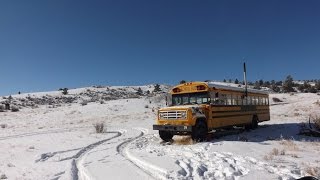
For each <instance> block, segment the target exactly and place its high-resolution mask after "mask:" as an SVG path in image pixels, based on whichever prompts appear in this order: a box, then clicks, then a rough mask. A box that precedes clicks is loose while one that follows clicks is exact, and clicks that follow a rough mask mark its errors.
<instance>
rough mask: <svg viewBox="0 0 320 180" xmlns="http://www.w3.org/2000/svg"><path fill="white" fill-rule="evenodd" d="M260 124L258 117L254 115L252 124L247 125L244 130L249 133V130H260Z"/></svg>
mask: <svg viewBox="0 0 320 180" xmlns="http://www.w3.org/2000/svg"><path fill="white" fill-rule="evenodd" d="M258 122H259V121H258V117H257V116H256V115H254V116H253V117H252V121H251V123H250V124H247V125H245V126H244V129H245V130H247V131H249V130H251V129H257V128H258Z"/></svg>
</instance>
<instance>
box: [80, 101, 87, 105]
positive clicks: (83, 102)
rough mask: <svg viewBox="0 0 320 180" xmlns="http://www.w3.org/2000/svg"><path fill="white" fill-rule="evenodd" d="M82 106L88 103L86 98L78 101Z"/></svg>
mask: <svg viewBox="0 0 320 180" xmlns="http://www.w3.org/2000/svg"><path fill="white" fill-rule="evenodd" d="M80 104H81V105H82V106H85V105H87V104H88V102H87V101H86V100H83V101H82V102H81V103H80Z"/></svg>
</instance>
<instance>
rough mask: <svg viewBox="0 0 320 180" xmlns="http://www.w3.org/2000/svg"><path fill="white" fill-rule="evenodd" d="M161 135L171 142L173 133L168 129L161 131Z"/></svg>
mask: <svg viewBox="0 0 320 180" xmlns="http://www.w3.org/2000/svg"><path fill="white" fill-rule="evenodd" d="M159 136H160V138H161V139H162V140H163V141H165V142H169V141H171V140H172V137H173V134H171V133H170V132H168V131H159Z"/></svg>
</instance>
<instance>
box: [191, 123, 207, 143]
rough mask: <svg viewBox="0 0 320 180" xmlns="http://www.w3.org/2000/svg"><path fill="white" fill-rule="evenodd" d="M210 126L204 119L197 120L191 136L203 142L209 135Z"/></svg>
mask: <svg viewBox="0 0 320 180" xmlns="http://www.w3.org/2000/svg"><path fill="white" fill-rule="evenodd" d="M207 133H208V128H207V124H206V123H205V122H204V121H197V123H196V125H195V126H194V127H193V128H192V134H191V138H192V140H194V141H197V142H201V141H204V140H205V139H206V137H207Z"/></svg>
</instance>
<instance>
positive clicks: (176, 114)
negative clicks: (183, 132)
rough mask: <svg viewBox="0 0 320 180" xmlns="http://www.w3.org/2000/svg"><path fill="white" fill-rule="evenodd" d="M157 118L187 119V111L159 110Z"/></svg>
mask: <svg viewBox="0 0 320 180" xmlns="http://www.w3.org/2000/svg"><path fill="white" fill-rule="evenodd" d="M159 119H187V111H181V110H178V111H160V112H159Z"/></svg>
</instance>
